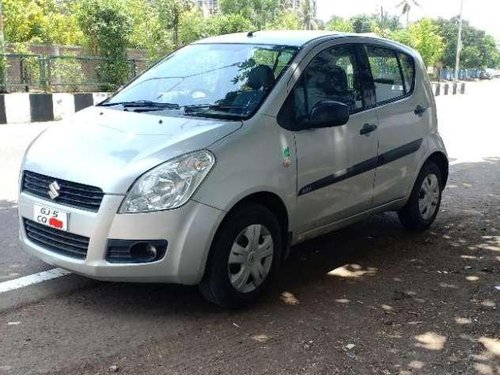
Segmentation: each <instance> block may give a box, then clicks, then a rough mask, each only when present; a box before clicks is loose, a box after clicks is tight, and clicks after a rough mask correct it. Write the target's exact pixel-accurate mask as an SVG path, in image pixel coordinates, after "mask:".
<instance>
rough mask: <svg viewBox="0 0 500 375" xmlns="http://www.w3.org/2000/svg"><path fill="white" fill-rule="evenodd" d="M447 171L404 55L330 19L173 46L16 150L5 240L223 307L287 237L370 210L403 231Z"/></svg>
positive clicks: (420, 73)
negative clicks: (10, 232)
mask: <svg viewBox="0 0 500 375" xmlns="http://www.w3.org/2000/svg"><path fill="white" fill-rule="evenodd" d="M447 177H448V160H447V156H446V151H445V146H444V144H443V141H442V139H441V137H440V135H439V133H438V127H437V116H436V104H435V101H434V95H433V93H432V88H431V85H430V81H429V78H428V75H427V71H426V68H425V65H424V63H423V61H422V59H421V57H420V56H419V54H418V53H417V52H415V51H414V50H412V49H410V48H408V47H406V46H404V45H401V44H398V43H395V42H391V41H388V40H384V39H380V38H376V37H372V36H363V35H351V34H341V33H329V32H306V31H288V32H250V33H248V34H247V33H240V34H231V35H224V36H219V37H214V38H208V39H204V40H201V41H198V42H196V43H193V44H191V45H188V46H186V47H184V48H181V49H179V50H177V51H175V52H174V53H172V54H171V55H169V56H167V57H166V58H165V59H163V60H162V61H160V62H159V63H158V64H157V65H155V66H154V67H152V68H151V69H150V70H148V71H146V72H145V73H144V74H142V75H141V76H139V77H138V78H137V79H135V80H134V81H133V82H131V83H130V84H128V85H127V86H126V87H124V88H123V89H122V90H120V91H119V92H117V93H116V94H115V95H114V96H113V97H111V98H110V99H109V100H107V101H105V102H103V103H102V104H100V105H99V106H97V107H93V108H88V109H86V110H84V111H82V112H80V113H78V114H77V115H76V116H75V117H74V119H72V120H71V123H69V124H66V126H57V127H53V128H50V129H48V130H47V131H45V132H44V133H43V134H42V135H40V136H39V137H38V138H37V139H36V140H35V141H34V142H33V143H32V144H31V146H30V147H29V149H28V150H27V152H26V155H25V157H24V160H23V163H22V167H21V174H20V190H19V220H20V221H19V224H20V239H21V242H22V244H23V246H24V248H25V249H26V250H27V251H29V252H30V253H32V254H34V255H35V256H37V257H39V258H41V259H43V260H44V261H46V262H47V263H50V264H53V265H56V266H59V267H62V268H64V269H68V270H70V271H72V272H75V273H77V274H81V275H85V276H88V277H91V278H95V279H100V280H111V281H130V282H168V283H179V284H188V285H199V286H200V290H201V292H202V294H203V295H204V296H205V297H206V298H207V299H208V300H209V301H212V302H214V303H216V304H219V305H222V306H226V307H235V306H241V305H245V304H247V303H249V302H252V301H254V300H256V299H257V298H258V297H259V296H260V295H261V294H262V293H263V292H264V291H265V290H266V288H267V287H268V285H269V283H270V281H271V279H272V277H273V276H274V275H275V274H276V272H277V271H278V268H279V264H280V263H281V262H282V261H283V260H284V259H285V258H286V256H287V254H288V249H289V247H290V246H291V245H294V244H297V243H299V242H301V241H305V240H307V239H310V238H313V237H316V236H319V235H321V234H324V233H327V232H329V231H332V230H334V229H337V228H340V227H343V226H346V225H349V224H350V223H353V222H356V221H359V220H362V219H364V218H366V217H368V216H369V215H373V214H377V213H380V212H384V211H396V212H397V213H398V215H399V218H400V220H401V223H402V224H403V225H404V226H405V227H406V228H408V229H411V230H425V229H427V228H428V227H429V226H430V225H431V224H432V223H433V221H434V219H435V218H436V215H437V214H438V212H439V206H440V202H441V194H442V191H443V189H444V187H445V185H446V181H447Z"/></svg>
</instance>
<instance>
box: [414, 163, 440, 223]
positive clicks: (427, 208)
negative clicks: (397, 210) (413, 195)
mask: <svg viewBox="0 0 500 375" xmlns="http://www.w3.org/2000/svg"><path fill="white" fill-rule="evenodd" d="M440 194H441V190H440V188H439V180H438V178H437V176H436V175H435V174H433V173H431V174H428V175H427V176H426V177H425V178H424V180H423V181H422V186H420V191H419V195H418V210H419V211H420V215H421V216H422V218H423V219H424V220H429V219H430V218H431V217H432V215H434V213H435V212H436V210H437V206H438V204H439V198H440Z"/></svg>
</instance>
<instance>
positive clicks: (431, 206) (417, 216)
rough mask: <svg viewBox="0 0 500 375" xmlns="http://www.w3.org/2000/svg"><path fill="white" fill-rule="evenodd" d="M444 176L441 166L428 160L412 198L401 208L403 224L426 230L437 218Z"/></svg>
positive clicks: (400, 217)
mask: <svg viewBox="0 0 500 375" xmlns="http://www.w3.org/2000/svg"><path fill="white" fill-rule="evenodd" d="M442 181H443V178H442V173H441V170H440V169H439V167H438V166H437V165H436V164H435V163H433V162H427V163H426V164H425V165H424V166H423V167H422V170H421V171H420V173H419V175H418V178H417V181H416V182H415V185H414V187H413V190H412V192H411V195H410V199H409V200H408V202H407V203H406V205H405V206H404V207H403V208H402V209H401V210H399V212H398V216H399V220H400V221H401V224H403V226H404V227H405V228H407V229H410V230H417V231H419V230H425V229H427V228H428V227H429V226H430V225H431V224H432V223H433V222H434V220H435V219H436V216H437V214H438V212H439V206H440V205H441V193H442V190H443V182H442Z"/></svg>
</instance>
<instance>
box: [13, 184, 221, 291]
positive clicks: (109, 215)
mask: <svg viewBox="0 0 500 375" xmlns="http://www.w3.org/2000/svg"><path fill="white" fill-rule="evenodd" d="M123 198H124V197H123V196H122V195H105V196H104V198H103V200H102V203H101V206H100V208H99V211H98V212H90V211H85V210H81V209H78V208H73V207H68V206H64V205H59V204H56V203H54V202H52V201H47V200H44V199H40V198H37V197H35V196H33V195H30V194H27V193H23V192H22V193H21V194H20V195H19V220H20V221H19V222H20V230H19V236H20V241H21V243H22V245H23V248H24V249H25V250H26V251H28V252H29V253H31V254H33V255H35V256H37V257H38V258H40V259H42V260H43V261H45V262H47V263H49V264H52V265H55V266H58V267H61V268H64V269H67V270H69V271H72V272H74V273H77V274H81V275H84V276H88V277H90V278H94V279H99V280H109V281H131V282H168V283H177V284H188V285H193V284H197V283H199V282H200V280H201V278H202V277H203V272H204V269H205V263H206V259H207V256H208V251H209V249H210V245H211V243H212V239H213V236H214V235H215V231H216V230H217V228H218V226H219V224H220V222H221V221H222V218H223V216H224V212H223V211H220V210H218V209H215V208H213V207H209V206H207V205H204V204H202V203H198V202H195V201H189V202H188V203H187V204H185V205H184V206H182V207H180V208H178V209H175V210H168V211H159V212H152V213H144V214H117V212H118V208H119V206H120V204H121V202H122V200H123ZM35 203H37V204H41V205H45V206H49V207H53V208H55V209H59V210H61V211H66V212H67V213H68V214H69V219H68V232H70V233H74V234H78V235H81V236H85V237H89V238H90V242H89V247H88V251H87V256H86V258H85V259H75V258H72V257H70V256H66V255H62V254H58V253H56V252H53V251H51V250H49V249H47V248H44V247H41V246H38V245H37V244H35V243H33V242H32V241H30V239H29V238H27V236H26V232H25V228H24V224H23V218H25V219H28V220H34V218H33V206H34V204H35ZM108 239H122V240H145V239H148V240H154V239H158V240H167V242H168V248H167V252H166V255H165V256H164V257H163V258H162V259H160V260H158V261H155V262H151V263H110V262H108V261H106V259H105V258H106V250H107V242H108Z"/></svg>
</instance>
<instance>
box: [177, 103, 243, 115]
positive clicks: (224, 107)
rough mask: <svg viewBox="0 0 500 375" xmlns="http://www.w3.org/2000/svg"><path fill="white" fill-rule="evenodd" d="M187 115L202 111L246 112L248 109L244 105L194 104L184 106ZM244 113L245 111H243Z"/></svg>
mask: <svg viewBox="0 0 500 375" xmlns="http://www.w3.org/2000/svg"><path fill="white" fill-rule="evenodd" d="M183 108H184V112H185V113H186V114H191V113H198V112H199V111H200V110H204V109H206V110H213V111H223V112H226V111H230V110H232V109H240V110H245V109H246V108H247V107H246V106H244V105H223V104H192V105H185V106H183ZM242 112H243V111H242ZM231 114H232V115H243V114H239V113H231Z"/></svg>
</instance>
